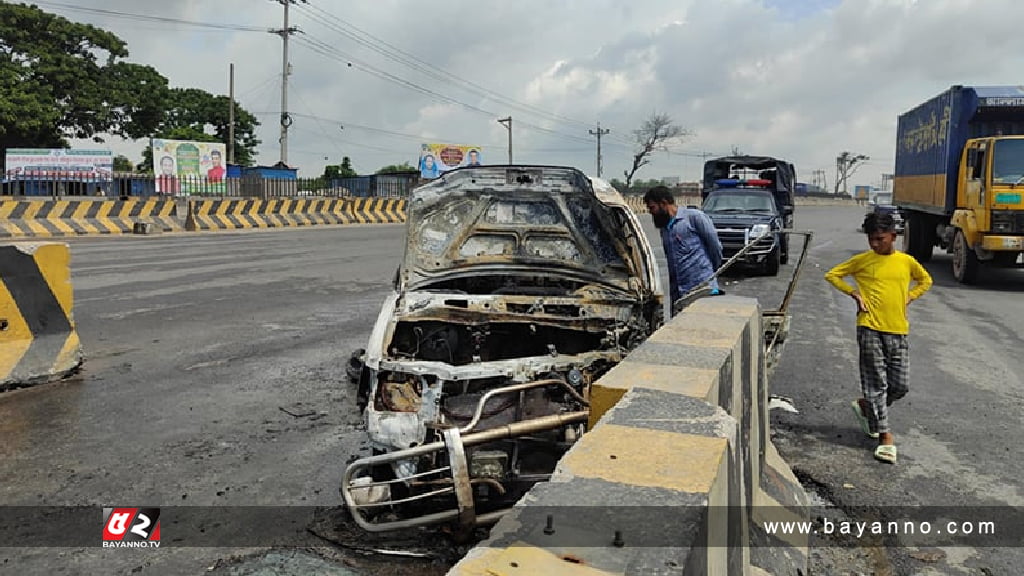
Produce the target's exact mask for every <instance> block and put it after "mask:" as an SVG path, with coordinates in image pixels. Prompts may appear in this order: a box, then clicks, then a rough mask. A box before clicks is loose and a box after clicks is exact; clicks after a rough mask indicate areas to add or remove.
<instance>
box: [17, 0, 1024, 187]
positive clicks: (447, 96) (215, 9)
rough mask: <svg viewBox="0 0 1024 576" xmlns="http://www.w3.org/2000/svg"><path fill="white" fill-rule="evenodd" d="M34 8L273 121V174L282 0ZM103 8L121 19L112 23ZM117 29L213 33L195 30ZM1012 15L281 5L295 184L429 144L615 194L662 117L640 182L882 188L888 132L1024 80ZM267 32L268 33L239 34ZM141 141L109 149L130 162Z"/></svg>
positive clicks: (600, 2)
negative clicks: (902, 117) (719, 169)
mask: <svg viewBox="0 0 1024 576" xmlns="http://www.w3.org/2000/svg"><path fill="white" fill-rule="evenodd" d="M37 5H38V6H40V7H41V8H43V9H45V10H47V11H51V12H57V13H59V14H62V15H64V16H66V17H68V18H69V19H72V20H76V21H85V22H90V23H92V24H95V25H97V26H99V27H102V28H104V29H107V30H110V31H112V32H114V33H115V34H117V35H118V36H120V37H121V38H122V39H124V40H125V41H126V42H127V43H128V48H129V50H130V52H131V55H130V57H129V59H130V60H131V61H134V62H139V63H145V64H150V65H152V66H154V67H156V68H157V69H158V70H159V71H160V72H161V73H162V74H164V75H165V76H166V77H167V78H168V79H169V80H170V83H171V85H172V86H178V87H198V88H202V89H204V90H207V91H210V92H213V93H219V94H227V92H228V70H229V64H230V63H234V65H235V93H236V98H237V99H238V102H239V103H240V105H241V106H243V107H244V108H245V109H247V110H249V111H251V112H253V113H255V114H257V115H258V117H259V119H260V120H261V122H262V126H261V127H260V130H259V136H260V138H261V139H262V141H263V143H262V145H261V146H260V148H259V156H258V158H257V160H258V162H259V163H261V164H273V163H275V162H277V161H278V160H279V159H280V148H279V145H278V136H279V126H278V116H279V111H280V106H281V101H280V99H281V90H280V79H281V56H282V54H281V52H282V50H281V39H280V37H279V36H276V35H273V34H270V33H269V32H267V31H266V30H268V29H271V28H280V27H281V26H282V25H283V12H284V10H283V7H282V5H281V4H280V3H279V2H278V0H220V1H212V0H167V1H161V2H157V1H155V0H63V1H62V2H59V3H58V2H48V1H40V2H37ZM96 9H100V10H106V11H113V12H118V13H121V14H122V15H115V14H109V13H106V14H105V13H100V12H97V11H96ZM124 14H128V15H131V14H136V15H137V14H144V15H146V16H147V17H161V18H168V19H178V20H188V21H192V22H206V23H217V24H221V25H224V26H226V27H228V28H229V29H212V28H203V27H199V26H195V25H189V24H184V23H178V22H173V21H166V20H165V21H151V20H140V19H138V18H135V17H127V16H124ZM1022 17H1024V4H1022V3H1020V2H1019V1H1016V0H517V1H514V2H513V1H504V2H501V1H491V2H482V1H480V0H476V1H470V0H446V1H444V2H422V1H421V2H412V1H409V0H345V1H340V0H307V1H306V2H305V3H302V2H300V3H298V4H296V5H294V6H293V7H292V8H291V10H290V24H291V25H293V26H296V27H298V29H299V30H300V32H299V33H297V34H296V35H294V36H292V41H291V42H290V48H289V50H290V61H291V63H292V75H291V76H290V80H289V84H290V90H289V106H288V108H289V111H290V112H291V113H292V115H293V118H294V124H293V125H292V127H291V130H290V132H289V153H288V163H289V164H291V165H293V166H297V167H299V169H300V172H299V175H300V176H308V177H312V176H316V175H318V174H319V173H320V172H322V169H323V166H324V164H327V163H330V164H336V163H339V162H340V160H341V158H342V156H349V157H351V159H352V162H353V165H354V167H355V168H356V170H358V171H359V172H360V173H372V172H373V171H375V170H377V169H378V168H380V167H381V166H384V165H388V164H394V163H401V162H404V161H408V162H409V163H410V164H415V163H416V159H417V156H418V153H419V152H418V151H419V144H420V143H421V142H445V143H455V144H473V145H479V146H481V147H483V150H484V160H485V162H487V161H491V162H502V163H503V162H505V161H507V154H508V151H507V137H508V132H507V131H506V128H505V127H504V126H503V125H502V124H499V123H498V122H497V119H498V118H502V117H505V116H512V119H513V122H512V127H513V154H514V160H515V162H516V163H543V164H558V165H572V166H577V167H580V168H582V169H584V170H586V171H587V172H588V173H591V174H593V173H595V172H596V160H595V159H596V139H595V138H594V137H593V136H591V135H590V134H589V131H591V130H596V126H597V123H598V122H600V123H601V127H602V128H604V129H609V130H610V133H609V134H607V135H606V136H605V137H604V138H603V140H602V147H603V158H604V176H605V177H606V178H612V177H619V178H622V172H623V170H624V169H626V168H628V166H629V164H630V161H631V153H632V150H633V144H632V143H633V137H632V131H633V130H634V129H636V128H637V127H639V126H640V125H641V124H642V122H643V121H644V119H645V118H647V117H649V116H650V115H651V114H652V113H655V112H657V113H665V114H668V115H669V116H671V118H672V119H673V120H674V121H675V122H676V123H677V124H679V125H680V126H682V127H684V128H686V129H687V130H688V131H689V132H691V134H692V135H691V136H690V137H688V138H687V139H686V140H684V141H681V142H678V143H675V144H673V145H672V146H671V150H670V151H669V152H661V153H658V154H656V155H655V156H654V157H653V161H652V162H651V164H650V165H648V166H646V167H644V168H643V169H641V170H640V172H638V174H637V178H642V179H647V178H661V177H666V176H678V177H682V178H683V179H684V180H696V179H698V178H699V172H700V166H701V164H702V162H703V160H702V155H704V154H715V155H724V154H728V153H730V152H731V151H733V150H734V149H735V150H738V151H740V152H742V153H746V154H763V155H771V156H779V157H784V158H787V159H789V160H791V161H792V162H793V163H794V164H795V165H796V166H797V171H798V174H799V177H800V179H801V180H802V181H807V182H811V181H813V180H814V172H815V171H816V170H824V171H825V175H826V179H827V183H828V184H829V186H832V185H833V183H834V181H835V158H836V156H837V155H838V154H840V153H841V152H843V151H850V152H853V153H857V154H865V155H867V156H869V157H870V158H871V160H870V161H869V162H867V163H866V164H865V165H863V166H862V167H861V168H860V169H859V170H858V171H857V173H856V174H855V175H854V176H853V178H852V180H851V183H850V184H851V186H852V185H854V184H875V185H878V184H880V183H881V182H880V181H881V174H883V173H889V172H892V166H893V158H894V146H895V128H896V117H897V115H898V114H899V113H901V112H902V111H905V110H906V109H908V108H911V107H913V106H914V105H916V104H917V103H919V102H921V101H923V100H925V99H927V98H929V97H931V96H933V95H935V94H938V93H939V92H941V91H943V90H945V89H946V88H948V87H949V86H950V85H952V84H980V85H984V84H999V85H1004V84H1018V83H1022V80H1024V79H1022V78H1021V76H1020V73H1021V70H1024V66H1022V64H1024V62H1022V61H1024V50H1021V49H1020V48H1019V43H1018V41H1017V40H1016V39H1017V37H1018V35H1019V32H1018V30H1017V28H1018V27H1019V24H1018V23H1019V21H1020V20H1021V18H1022ZM247 28H256V29H257V30H247ZM143 144H144V143H142V142H119V141H112V140H111V141H110V145H111V148H112V149H114V150H115V151H116V152H118V153H126V154H128V155H129V157H131V158H132V159H133V161H137V160H138V159H139V158H140V157H141V156H140V151H141V148H142V146H143Z"/></svg>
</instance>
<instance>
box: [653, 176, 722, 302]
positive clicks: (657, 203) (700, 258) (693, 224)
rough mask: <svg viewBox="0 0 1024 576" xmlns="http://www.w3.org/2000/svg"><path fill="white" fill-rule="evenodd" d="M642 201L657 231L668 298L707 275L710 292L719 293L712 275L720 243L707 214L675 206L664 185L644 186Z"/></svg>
mask: <svg viewBox="0 0 1024 576" xmlns="http://www.w3.org/2000/svg"><path fill="white" fill-rule="evenodd" d="M644 204H646V205H647V211H648V212H650V213H651V218H652V219H653V220H654V225H655V226H656V227H657V228H658V230H659V231H660V232H661V243H662V246H663V247H664V249H665V258H666V259H667V260H668V278H669V287H670V296H671V298H672V302H675V301H676V300H678V299H680V298H682V297H683V296H685V295H686V293H687V292H689V291H690V290H692V289H694V288H696V287H697V286H698V285H699V284H701V283H703V282H705V281H706V280H708V279H711V282H710V286H711V293H712V294H718V293H720V290H719V288H718V280H717V279H715V278H713V276H714V273H715V270H717V269H718V268H719V266H721V265H722V243H721V242H720V241H719V240H718V233H717V232H716V231H715V225H714V223H713V222H711V218H708V215H707V214H705V213H703V212H701V211H700V210H693V209H690V208H683V209H682V210H680V209H679V208H677V207H676V200H675V198H674V197H673V196H672V193H671V192H669V189H668V188H666V187H665V186H656V187H654V188H651V189H650V190H648V191H647V193H646V194H644Z"/></svg>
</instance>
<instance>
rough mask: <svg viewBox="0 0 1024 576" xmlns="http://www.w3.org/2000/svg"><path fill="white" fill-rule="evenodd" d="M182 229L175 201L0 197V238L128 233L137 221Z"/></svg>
mask: <svg viewBox="0 0 1024 576" xmlns="http://www.w3.org/2000/svg"><path fill="white" fill-rule="evenodd" d="M140 222H141V223H148V224H152V225H153V226H154V227H156V228H158V229H160V230H164V231H168V232H170V231H179V230H182V229H183V224H184V214H181V213H179V211H178V206H177V204H176V203H175V201H174V200H163V199H145V200H136V199H130V200H113V199H110V200H92V199H83V200H0V238H18V237H54V236H82V235H92V234H130V233H132V231H133V229H134V226H135V224H136V223H140Z"/></svg>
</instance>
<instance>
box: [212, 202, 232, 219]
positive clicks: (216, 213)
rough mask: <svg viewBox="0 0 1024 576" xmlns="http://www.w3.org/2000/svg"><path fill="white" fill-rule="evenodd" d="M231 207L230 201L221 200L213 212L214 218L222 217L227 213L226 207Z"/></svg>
mask: <svg viewBox="0 0 1024 576" xmlns="http://www.w3.org/2000/svg"><path fill="white" fill-rule="evenodd" d="M230 205H231V200H221V201H220V204H218V205H217V209H216V210H214V211H213V215H214V216H223V215H225V214H227V213H228V206H230Z"/></svg>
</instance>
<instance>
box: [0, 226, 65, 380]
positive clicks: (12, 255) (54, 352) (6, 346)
mask: <svg viewBox="0 0 1024 576" xmlns="http://www.w3.org/2000/svg"><path fill="white" fill-rule="evenodd" d="M70 264H71V253H70V250H69V248H68V245H67V244H60V243H38V242H37V243H28V242H25V243H17V244H2V245H0V390H2V389H5V388H10V387H15V386H22V385H30V384H34V383H37V382H41V381H46V380H50V379H55V378H61V377H65V376H68V375H70V374H72V373H74V372H76V371H77V370H78V369H79V367H80V366H81V365H82V362H83V360H84V356H83V353H82V345H81V342H80V341H79V338H78V332H77V331H76V329H75V321H74V314H73V309H74V297H73V290H72V286H71V266H70Z"/></svg>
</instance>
